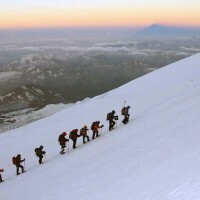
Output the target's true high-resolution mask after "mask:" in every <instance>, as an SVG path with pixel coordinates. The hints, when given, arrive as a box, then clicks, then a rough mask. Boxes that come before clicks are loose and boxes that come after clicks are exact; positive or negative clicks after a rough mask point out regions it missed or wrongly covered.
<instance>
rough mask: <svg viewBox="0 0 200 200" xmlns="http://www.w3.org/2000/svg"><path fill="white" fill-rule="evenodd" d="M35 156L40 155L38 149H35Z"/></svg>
mask: <svg viewBox="0 0 200 200" xmlns="http://www.w3.org/2000/svg"><path fill="white" fill-rule="evenodd" d="M35 155H36V156H37V157H38V156H39V155H40V149H39V148H35Z"/></svg>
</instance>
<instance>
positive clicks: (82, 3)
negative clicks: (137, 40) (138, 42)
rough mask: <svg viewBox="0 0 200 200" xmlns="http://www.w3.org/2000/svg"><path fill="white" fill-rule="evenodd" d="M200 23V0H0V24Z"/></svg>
mask: <svg viewBox="0 0 200 200" xmlns="http://www.w3.org/2000/svg"><path fill="white" fill-rule="evenodd" d="M151 24H163V25H174V26H192V27H196V26H200V0H34V1H33V0H0V28H1V29H2V28H3V29H7V28H36V27H37V28H48V27H50V28H51V27H59V28H60V27H85V26H86V27H101V26H103V27H107V26H108V27H109V26H112V27H113V26H137V27H138V26H139V27H142V26H148V25H151Z"/></svg>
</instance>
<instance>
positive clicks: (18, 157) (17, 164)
mask: <svg viewBox="0 0 200 200" xmlns="http://www.w3.org/2000/svg"><path fill="white" fill-rule="evenodd" d="M24 161H25V158H24V159H23V160H22V159H21V155H17V157H16V166H19V165H20V164H21V163H22V162H24Z"/></svg>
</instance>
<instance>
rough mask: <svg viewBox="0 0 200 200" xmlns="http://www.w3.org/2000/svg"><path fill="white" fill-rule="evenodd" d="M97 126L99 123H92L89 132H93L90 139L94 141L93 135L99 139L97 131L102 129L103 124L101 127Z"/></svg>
mask: <svg viewBox="0 0 200 200" xmlns="http://www.w3.org/2000/svg"><path fill="white" fill-rule="evenodd" d="M99 124H100V121H95V122H93V123H92V126H91V130H92V132H93V134H92V139H95V135H96V137H99V129H100V128H103V127H104V125H103V124H102V125H101V126H100V125H99Z"/></svg>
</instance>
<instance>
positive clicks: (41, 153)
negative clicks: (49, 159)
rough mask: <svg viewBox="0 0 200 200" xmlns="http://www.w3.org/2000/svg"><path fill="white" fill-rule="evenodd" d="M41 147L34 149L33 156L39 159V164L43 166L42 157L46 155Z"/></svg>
mask: <svg viewBox="0 0 200 200" xmlns="http://www.w3.org/2000/svg"><path fill="white" fill-rule="evenodd" d="M43 148H44V147H43V146H42V145H41V146H40V147H39V148H35V155H36V156H37V157H39V164H40V165H41V164H43V162H42V159H43V155H44V154H45V153H46V152H45V151H43Z"/></svg>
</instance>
